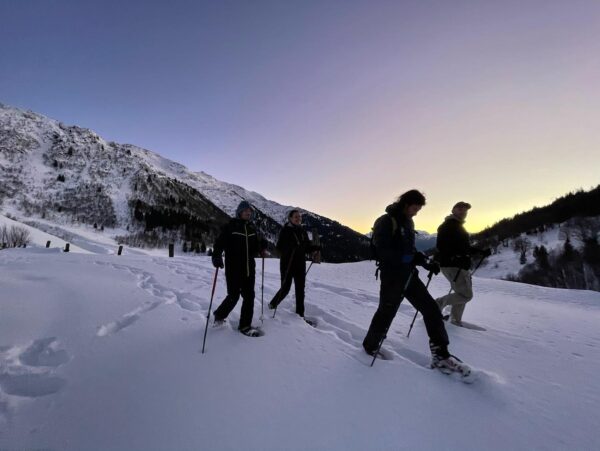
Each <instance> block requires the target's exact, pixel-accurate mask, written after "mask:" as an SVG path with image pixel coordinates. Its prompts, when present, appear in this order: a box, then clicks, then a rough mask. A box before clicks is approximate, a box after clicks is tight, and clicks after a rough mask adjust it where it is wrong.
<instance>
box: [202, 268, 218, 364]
mask: <svg viewBox="0 0 600 451" xmlns="http://www.w3.org/2000/svg"><path fill="white" fill-rule="evenodd" d="M218 274H219V268H217V269H216V270H215V280H213V287H212V293H211V294H210V303H209V304H208V314H207V315H206V327H205V328H204V340H202V354H204V345H205V344H206V334H207V332H208V322H209V321H210V309H211V308H212V302H213V298H214V297H215V288H217V275H218Z"/></svg>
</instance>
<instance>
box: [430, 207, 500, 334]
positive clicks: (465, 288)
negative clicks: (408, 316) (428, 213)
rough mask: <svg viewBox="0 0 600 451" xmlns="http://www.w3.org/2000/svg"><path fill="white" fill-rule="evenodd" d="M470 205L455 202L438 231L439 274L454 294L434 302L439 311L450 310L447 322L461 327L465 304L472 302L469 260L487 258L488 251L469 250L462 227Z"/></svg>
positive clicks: (468, 243) (469, 246)
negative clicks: (442, 275)
mask: <svg viewBox="0 0 600 451" xmlns="http://www.w3.org/2000/svg"><path fill="white" fill-rule="evenodd" d="M470 208H471V204H469V203H467V202H458V203H456V204H455V205H454V207H452V214H451V215H449V216H447V217H446V219H445V220H444V222H443V223H442V225H440V226H439V227H438V234H437V244H436V247H437V255H436V259H437V260H438V261H439V263H440V266H441V267H442V273H443V274H444V276H445V277H446V279H448V281H449V282H450V285H451V286H452V291H454V292H453V293H452V292H451V293H449V294H447V295H446V296H442V297H440V298H438V299H436V302H437V303H438V306H439V308H440V311H441V310H443V309H444V307H445V306H447V305H449V306H452V308H451V310H450V321H451V322H452V324H455V325H457V326H462V317H463V313H464V311H465V306H466V304H467V302H469V301H470V300H471V299H473V282H472V280H471V273H470V271H469V270H470V269H471V264H472V261H471V256H472V255H474V254H479V255H482V256H483V257H488V256H489V255H490V254H491V251H490V250H489V249H479V248H476V247H473V246H471V243H470V241H469V233H468V232H467V231H466V230H465V227H464V223H465V220H466V219H467V214H468V212H469V209H470Z"/></svg>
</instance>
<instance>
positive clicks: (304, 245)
mask: <svg viewBox="0 0 600 451" xmlns="http://www.w3.org/2000/svg"><path fill="white" fill-rule="evenodd" d="M276 248H277V250H278V251H279V254H280V257H281V258H280V260H279V271H280V273H281V288H280V289H279V291H278V292H277V293H275V296H274V297H273V299H272V300H271V302H269V308H270V309H271V310H272V309H276V308H277V306H278V305H279V304H280V303H281V301H283V300H284V299H285V297H286V296H287V295H288V293H289V292H290V289H291V288H292V281H293V282H294V288H295V291H296V313H297V314H298V315H300V316H301V317H302V318H304V285H305V281H306V255H307V254H312V258H313V259H316V258H317V257H318V252H319V251H320V249H321V247H320V246H315V245H313V244H312V243H311V242H310V240H309V239H308V234H307V233H306V231H305V230H304V228H303V227H302V215H301V214H300V212H299V211H298V210H291V211H290V212H289V213H288V220H287V222H286V223H285V225H284V226H283V228H282V229H281V232H280V234H279V239H278V240H277V245H276Z"/></svg>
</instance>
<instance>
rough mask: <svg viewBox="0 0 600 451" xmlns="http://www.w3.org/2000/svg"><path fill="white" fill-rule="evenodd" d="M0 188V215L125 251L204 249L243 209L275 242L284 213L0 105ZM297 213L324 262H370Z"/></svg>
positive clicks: (158, 160)
mask: <svg viewBox="0 0 600 451" xmlns="http://www.w3.org/2000/svg"><path fill="white" fill-rule="evenodd" d="M0 181H1V184H0V205H1V208H2V210H3V211H4V212H9V213H12V214H14V215H16V216H19V217H24V218H29V221H35V220H34V219H32V218H36V217H37V218H39V219H44V220H46V221H51V222H54V223H58V224H65V223H87V224H97V225H98V227H106V228H111V229H112V228H114V229H118V230H119V231H120V232H122V235H121V237H120V241H122V242H125V243H127V244H131V245H143V244H144V243H154V244H159V245H160V244H165V243H166V242H170V241H174V240H181V239H182V240H186V241H191V242H194V241H195V242H198V243H199V242H205V243H206V244H207V245H209V246H210V243H212V242H213V240H214V237H215V234H216V233H217V231H218V228H219V227H220V225H221V224H223V223H224V222H225V221H227V218H228V215H232V214H233V213H234V211H235V208H236V206H237V205H238V204H239V202H240V201H241V200H243V199H245V200H247V201H249V202H250V203H251V204H252V205H254V206H255V207H256V209H257V223H258V225H259V227H260V229H261V230H262V232H263V233H264V234H265V236H266V237H267V239H269V240H270V241H271V242H274V241H275V239H276V236H277V234H278V231H279V229H280V227H281V225H282V224H283V223H284V221H285V218H286V214H287V211H289V210H290V209H291V208H292V207H291V206H286V205H281V204H278V203H277V202H273V201H270V200H268V199H266V198H265V197H263V196H262V195H260V194H258V193H255V192H251V191H248V190H246V189H244V188H242V187H240V186H237V185H233V184H230V183H226V182H222V181H219V180H217V179H215V178H214V177H212V176H210V175H208V174H206V173H204V172H192V171H189V170H188V169H187V168H186V167H185V166H183V165H181V164H179V163H176V162H174V161H171V160H168V159H166V158H163V157H161V156H160V155H158V154H156V153H154V152H151V151H149V150H145V149H142V148H139V147H136V146H133V145H130V144H118V143H115V142H108V141H105V140H104V139H102V138H101V137H100V136H98V135H97V134H96V133H94V132H93V131H91V130H88V129H84V128H80V127H76V126H67V125H65V124H63V123H61V122H58V121H56V120H53V119H50V118H47V117H45V116H42V115H39V114H36V113H33V112H31V111H23V110H20V109H17V108H13V107H9V106H6V105H2V104H0ZM301 210H302V212H303V213H304V223H305V225H306V226H307V227H308V228H310V229H311V230H312V229H316V231H317V233H318V234H319V235H320V237H321V242H322V244H323V258H324V259H325V260H328V261H334V262H339V261H356V260H360V259H363V258H367V257H368V242H367V240H366V239H365V238H364V236H363V235H362V234H360V233H358V232H355V231H353V230H351V229H350V228H348V227H345V226H343V225H342V224H340V223H338V222H336V221H333V220H330V219H328V218H325V217H323V216H320V215H318V214H315V213H312V212H309V211H306V210H303V209H301ZM35 225H36V226H42V225H43V223H41V222H36V223H35Z"/></svg>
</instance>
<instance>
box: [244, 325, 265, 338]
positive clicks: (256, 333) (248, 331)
mask: <svg viewBox="0 0 600 451" xmlns="http://www.w3.org/2000/svg"><path fill="white" fill-rule="evenodd" d="M240 332H241V333H243V334H244V335H245V336H247V337H262V336H263V335H264V334H265V333H264V332H263V331H262V330H260V329H259V328H257V327H244V328H243V329H240Z"/></svg>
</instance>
